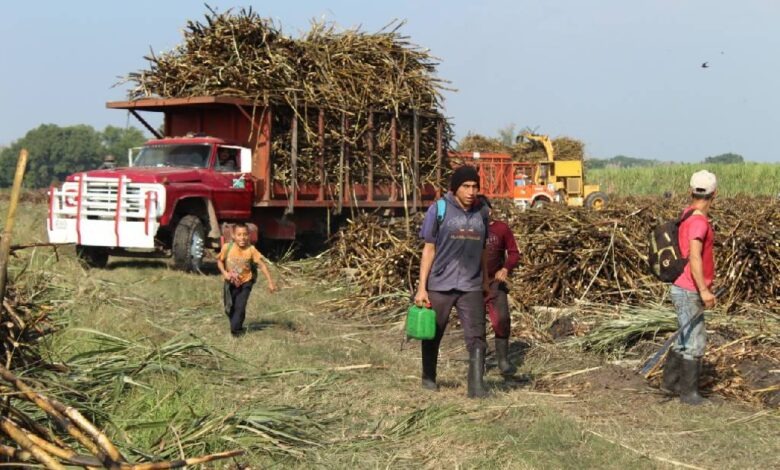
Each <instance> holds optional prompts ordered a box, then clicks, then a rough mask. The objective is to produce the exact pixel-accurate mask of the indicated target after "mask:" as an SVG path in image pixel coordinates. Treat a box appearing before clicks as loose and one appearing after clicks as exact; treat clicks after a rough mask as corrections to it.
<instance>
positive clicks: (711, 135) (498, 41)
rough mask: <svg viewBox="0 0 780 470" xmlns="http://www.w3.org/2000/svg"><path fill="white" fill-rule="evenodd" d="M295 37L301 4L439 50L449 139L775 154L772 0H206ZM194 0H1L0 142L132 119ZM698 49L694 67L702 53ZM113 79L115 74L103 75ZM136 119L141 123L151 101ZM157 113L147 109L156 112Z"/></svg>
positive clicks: (692, 154) (685, 156)
mask: <svg viewBox="0 0 780 470" xmlns="http://www.w3.org/2000/svg"><path fill="white" fill-rule="evenodd" d="M208 3H209V5H211V6H212V7H216V8H217V9H218V10H220V11H224V10H226V9H228V8H231V7H242V6H250V5H251V6H252V7H253V8H254V9H255V10H256V11H258V12H259V13H260V14H261V15H262V16H267V17H271V18H273V19H274V20H276V21H277V24H281V25H282V27H283V30H284V31H285V32H286V33H287V34H289V35H292V36H298V35H299V34H300V33H302V32H303V31H306V30H307V29H308V27H309V22H310V20H311V19H312V18H318V19H325V20H329V21H333V22H336V23H338V24H339V25H341V26H343V27H354V26H361V27H362V28H363V29H364V30H365V31H368V32H373V31H377V30H379V29H380V28H382V27H383V26H384V25H386V24H387V23H389V22H390V21H391V20H393V19H404V20H406V25H405V26H404V27H403V28H402V30H401V31H402V33H404V34H405V35H407V36H409V37H410V38H411V40H412V41H413V42H414V43H416V44H418V45H420V46H423V47H426V48H428V49H430V51H431V53H432V54H433V55H434V56H436V57H438V58H439V59H440V60H441V63H440V66H439V69H438V75H439V76H440V77H441V78H444V79H446V80H449V81H450V82H451V87H452V88H454V89H455V91H452V92H446V93H445V97H446V101H445V113H446V115H447V116H449V117H450V118H451V119H452V122H453V124H454V129H455V132H456V138H461V137H463V136H464V135H466V133H467V132H476V133H480V134H484V135H488V136H496V135H497V133H498V130H499V129H502V128H505V127H506V126H508V125H510V124H514V125H515V126H516V127H517V128H518V129H520V128H525V127H529V128H531V129H533V130H535V131H536V132H539V133H544V134H548V135H550V136H553V137H555V136H562V135H566V136H570V137H573V138H576V139H579V140H582V141H583V142H584V143H585V145H586V154H587V155H588V156H589V157H593V158H610V157H613V156H615V155H627V156H631V157H638V158H652V159H658V160H663V161H682V162H696V161H701V160H703V159H704V158H706V157H708V156H714V155H719V154H722V153H727V152H734V153H738V154H740V155H743V156H744V157H745V159H746V160H751V161H763V162H780V139H778V138H777V137H776V136H775V132H780V117H779V116H780V115H779V114H778V113H780V86H778V80H777V76H778V73H780V54H778V52H777V51H778V50H780V28H778V26H777V25H778V24H780V2H777V1H773V0H741V1H739V2H737V1H728V0H654V1H649V0H632V1H626V0H591V1H586V0H544V1H541V0H540V1H526V0H517V1H508V0H507V1H500V0H481V1H479V2H477V1H473V0H472V1H466V0H449V1H443V0H442V1H438V0H427V1H426V0H416V1H407V0H394V1H391V2H369V1H365V0H364V1H346V0H345V1H336V0H329V1H322V2H316V1H305V0H296V1H284V2H280V1H278V0H277V1H273V2H271V1H255V2H248V1H243V2H241V1H240V0H235V1H230V2H225V1H217V0H211V1H209V2H208ZM205 12H206V8H205V6H204V3H203V2H201V1H184V0H179V1H162V0H154V1H150V0H133V1H132V2H130V1H123V2H120V1H110V0H102V1H97V0H84V1H78V0H72V1H68V2H63V1H54V0H50V1H44V0H38V1H35V0H29V1H24V2H23V1H21V0H12V1H9V2H4V8H3V17H2V19H0V67H1V70H2V73H0V145H8V144H10V143H11V142H13V141H14V140H16V139H19V138H21V137H23V136H24V134H25V133H26V132H27V131H28V130H30V129H32V128H35V127H37V126H38V125H40V124H44V123H53V124H57V125H60V126H67V125H74V124H89V125H92V126H94V127H95V128H98V129H102V128H104V127H105V126H106V125H114V126H121V127H124V126H127V125H133V126H136V127H139V128H140V127H141V126H140V124H138V123H137V122H136V121H135V119H134V118H132V117H129V116H128V115H127V113H126V112H124V111H119V110H108V109H106V108H105V103H106V102H107V101H114V100H123V99H125V95H126V92H127V90H128V88H129V86H128V85H127V84H125V85H121V84H120V85H116V84H117V82H119V81H120V78H121V77H122V76H124V75H125V74H127V73H129V72H132V71H137V70H140V69H142V68H144V67H145V66H146V61H145V60H144V59H143V56H144V55H146V54H148V53H149V51H150V49H151V50H154V51H155V53H159V52H162V51H167V50H170V49H172V48H173V47H175V46H176V45H177V44H179V43H180V42H181V40H182V33H181V31H182V28H183V27H184V25H185V23H186V21H187V20H189V19H202V18H203V15H204V14H205ZM704 62H707V63H708V67H707V68H702V64H703V63H704ZM115 85H116V86H115ZM147 116H150V120H151V121H152V122H155V120H154V116H155V115H147ZM158 122H159V120H158Z"/></svg>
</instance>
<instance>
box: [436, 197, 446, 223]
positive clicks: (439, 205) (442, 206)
mask: <svg viewBox="0 0 780 470" xmlns="http://www.w3.org/2000/svg"><path fill="white" fill-rule="evenodd" d="M446 214H447V201H445V200H444V198H443V197H442V198H439V199H438V200H437V201H436V222H438V223H439V225H441V223H442V222H444V216H445V215H446Z"/></svg>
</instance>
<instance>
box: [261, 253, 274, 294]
mask: <svg viewBox="0 0 780 470" xmlns="http://www.w3.org/2000/svg"><path fill="white" fill-rule="evenodd" d="M257 266H258V267H259V268H260V271H262V272H263V276H265V280H266V281H268V290H269V291H271V292H274V291H275V290H276V284H274V280H273V278H271V272H270V271H269V270H268V266H267V265H266V264H265V262H264V261H263V260H262V258H261V259H260V260H259V261H258V262H257Z"/></svg>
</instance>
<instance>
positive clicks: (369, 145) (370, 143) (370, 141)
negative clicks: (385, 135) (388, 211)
mask: <svg viewBox="0 0 780 470" xmlns="http://www.w3.org/2000/svg"><path fill="white" fill-rule="evenodd" d="M366 150H367V153H368V155H366V158H367V159H368V174H367V175H366V179H367V180H368V181H367V183H368V189H367V192H368V194H367V196H366V201H369V202H373V200H374V113H370V114H369V115H368V133H367V134H366Z"/></svg>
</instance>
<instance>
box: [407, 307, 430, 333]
mask: <svg viewBox="0 0 780 470" xmlns="http://www.w3.org/2000/svg"><path fill="white" fill-rule="evenodd" d="M406 336H408V337H409V338H412V339H433V338H434V337H435V336H436V312H434V311H433V310H431V309H429V308H425V307H418V306H417V305H412V306H411V307H409V312H408V313H407V315H406Z"/></svg>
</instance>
